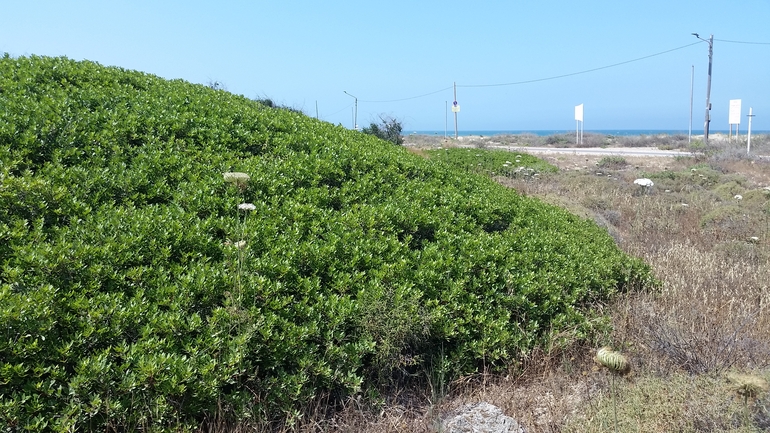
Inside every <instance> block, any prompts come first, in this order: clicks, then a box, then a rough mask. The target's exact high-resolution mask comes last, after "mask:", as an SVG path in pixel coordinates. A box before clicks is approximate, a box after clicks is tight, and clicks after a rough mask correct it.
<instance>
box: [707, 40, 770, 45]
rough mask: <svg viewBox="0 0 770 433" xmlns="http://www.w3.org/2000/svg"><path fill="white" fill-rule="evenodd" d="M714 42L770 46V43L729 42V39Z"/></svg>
mask: <svg viewBox="0 0 770 433" xmlns="http://www.w3.org/2000/svg"><path fill="white" fill-rule="evenodd" d="M714 40H715V41H719V42H729V43H731V44H750V45H770V42H746V41H729V40H727V39H714Z"/></svg>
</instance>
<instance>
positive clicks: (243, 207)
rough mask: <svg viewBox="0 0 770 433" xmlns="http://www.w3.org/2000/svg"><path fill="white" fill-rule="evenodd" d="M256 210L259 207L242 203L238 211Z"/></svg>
mask: <svg viewBox="0 0 770 433" xmlns="http://www.w3.org/2000/svg"><path fill="white" fill-rule="evenodd" d="M256 208H257V207H256V206H254V205H253V204H251V203H241V204H239V205H238V210H242V211H250V210H255V209H256Z"/></svg>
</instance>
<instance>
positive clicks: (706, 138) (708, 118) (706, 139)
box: [692, 33, 714, 144]
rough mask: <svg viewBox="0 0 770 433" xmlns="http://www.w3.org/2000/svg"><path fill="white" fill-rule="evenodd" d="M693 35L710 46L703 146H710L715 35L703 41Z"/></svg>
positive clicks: (696, 35) (694, 34)
mask: <svg viewBox="0 0 770 433" xmlns="http://www.w3.org/2000/svg"><path fill="white" fill-rule="evenodd" d="M692 35H693V36H695V37H696V38H698V39H700V40H702V41H703V42H708V44H709V74H708V84H707V85H706V122H705V123H704V125H703V144H709V122H711V102H710V99H711V60H712V58H713V56H714V35H711V37H710V38H708V39H703V38H702V37H700V36H698V34H697V33H693V34H692Z"/></svg>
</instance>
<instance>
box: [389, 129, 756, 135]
mask: <svg viewBox="0 0 770 433" xmlns="http://www.w3.org/2000/svg"><path fill="white" fill-rule="evenodd" d="M729 132H730V131H728V130H724V131H722V130H713V129H712V130H710V131H709V135H713V134H724V135H728V133H729ZM738 132H739V134H740V135H742V136H746V132H747V131H746V130H743V131H738ZM732 133H733V134H735V130H733V132H732ZM403 134H404V135H409V134H416V135H437V136H441V137H443V136H444V135H446V136H448V137H453V136H454V134H455V132H454V130H447V131H443V130H441V131H403ZM521 134H533V135H537V136H541V137H547V136H549V135H559V134H572V135H574V134H575V130H574V129H573V130H566V129H547V130H468V131H457V135H458V136H461V137H465V136H469V135H476V136H482V137H492V136H495V135H521ZM583 134H584V135H585V134H601V135H615V136H633V135H663V134H666V135H687V134H688V131H687V130H676V129H597V130H584V131H583ZM759 134H770V131H754V130H752V131H751V135H759ZM692 135H693V136H698V135H703V131H702V130H700V131H695V130H693V131H692Z"/></svg>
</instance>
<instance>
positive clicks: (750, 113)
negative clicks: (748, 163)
mask: <svg viewBox="0 0 770 433" xmlns="http://www.w3.org/2000/svg"><path fill="white" fill-rule="evenodd" d="M752 110H753V109H752V108H751V107H749V115H748V116H747V117H748V118H749V138H748V141H747V142H746V154H747V155H748V154H749V152H751V118H752V117H754V113H752Z"/></svg>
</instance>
